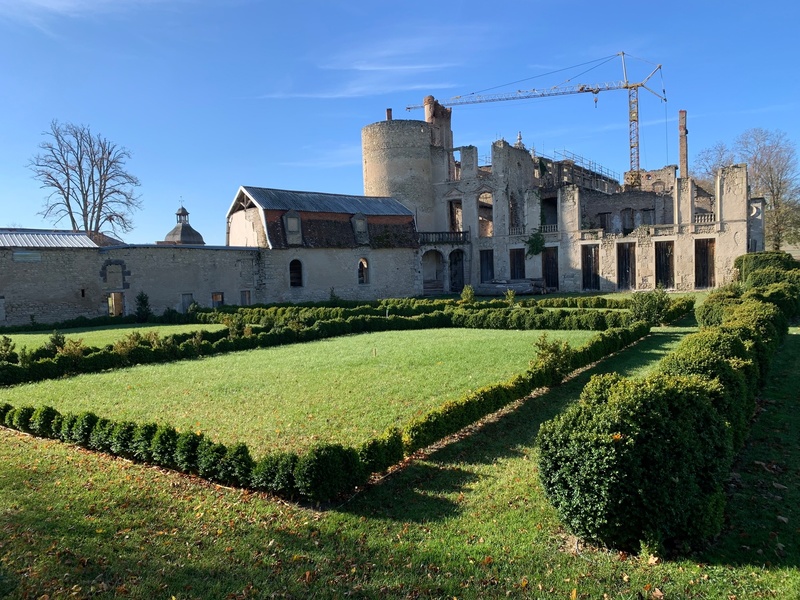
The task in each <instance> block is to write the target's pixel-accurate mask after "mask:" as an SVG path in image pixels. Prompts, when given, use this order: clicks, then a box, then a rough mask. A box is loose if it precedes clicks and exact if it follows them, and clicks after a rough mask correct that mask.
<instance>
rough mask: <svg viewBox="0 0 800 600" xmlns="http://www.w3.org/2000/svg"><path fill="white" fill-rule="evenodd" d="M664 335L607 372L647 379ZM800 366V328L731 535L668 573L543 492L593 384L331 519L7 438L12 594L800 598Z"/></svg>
mask: <svg viewBox="0 0 800 600" xmlns="http://www.w3.org/2000/svg"><path fill="white" fill-rule="evenodd" d="M660 333H661V331H659V330H657V331H656V333H655V334H654V335H653V336H651V337H650V338H648V339H647V340H645V341H646V342H650V343H651V344H653V347H652V353H650V352H648V353H642V352H641V351H640V350H641V348H640V347H639V346H636V347H633V348H631V349H629V350H627V351H624V352H621V353H619V354H617V355H615V356H614V357H611V358H610V359H609V360H608V361H606V362H604V363H601V365H599V366H601V367H602V368H603V369H604V370H619V371H621V372H623V373H635V372H639V371H641V370H646V369H647V368H648V364H651V363H652V360H654V359H655V358H656V355H657V354H658V351H659V350H658V348H659V344H658V343H656V340H657V339H658V337H659V334H660ZM669 338H670V336H669V335H666V336H664V341H665V343H672V340H670V339H669ZM798 369H800V329H798V328H794V329H793V330H792V335H791V336H790V338H789V340H788V341H787V343H786V345H785V346H784V348H783V351H782V353H781V355H780V357H779V359H778V361H776V364H775V368H774V369H773V372H772V377H771V384H770V387H768V388H767V391H766V392H765V394H764V401H763V402H762V404H761V406H762V407H763V408H765V409H766V411H765V412H761V413H760V414H759V416H758V419H757V420H756V421H755V423H754V424H753V430H752V434H751V438H750V441H749V443H748V445H747V448H746V449H745V450H744V451H743V452H742V453H741V456H740V458H739V463H738V466H737V469H738V470H737V473H738V474H739V477H740V479H736V478H734V479H733V480H732V488H731V498H730V504H729V509H728V511H727V512H728V521H729V522H728V524H727V526H726V529H725V531H724V532H723V534H722V535H721V536H720V538H719V539H718V540H716V541H715V542H714V544H713V545H712V546H710V547H709V548H708V549H707V550H706V551H704V552H702V553H700V554H698V555H695V556H692V557H689V558H686V559H682V560H674V561H664V562H661V561H655V560H648V557H647V556H643V557H635V556H627V555H621V554H618V553H616V552H612V551H606V550H598V549H594V548H590V547H584V546H582V545H578V546H577V547H576V544H575V540H573V539H571V538H569V537H568V536H567V535H566V534H565V532H563V530H562V529H561V527H560V525H559V523H558V520H557V518H556V516H555V514H554V512H553V510H552V509H551V508H550V507H549V505H548V504H547V502H546V501H545V499H544V498H543V496H542V492H541V488H540V487H539V484H538V481H537V474H536V450H535V445H534V440H535V437H536V432H537V430H538V426H539V424H540V423H541V422H542V421H544V420H546V419H549V418H551V417H552V416H553V415H555V414H557V413H558V412H560V411H561V410H563V408H564V407H565V406H566V405H567V404H568V403H570V402H572V401H574V400H575V398H576V396H577V394H578V393H579V391H580V389H581V387H582V385H583V384H584V383H585V382H586V380H587V379H588V377H589V376H590V374H591V372H588V371H587V372H585V373H582V374H581V375H579V376H578V377H577V378H575V379H574V380H571V381H569V382H567V383H566V384H565V385H563V386H561V387H560V388H557V389H555V390H552V391H551V392H549V393H547V394H545V395H543V396H540V397H537V398H534V399H531V400H529V401H527V402H526V403H524V404H522V405H521V406H519V407H517V409H516V410H514V411H512V412H509V413H507V414H505V415H504V416H502V417H500V418H498V419H496V420H494V421H493V422H490V423H487V424H486V425H485V426H484V427H483V428H482V429H481V430H479V431H477V432H475V433H474V434H472V435H471V436H469V437H464V438H462V439H460V440H458V441H456V442H454V443H452V444H450V445H449V446H446V447H445V448H442V449H440V450H438V451H436V452H434V453H433V454H431V455H430V456H428V457H427V458H425V459H424V460H419V461H416V462H414V463H412V464H411V465H409V466H408V467H407V468H406V469H404V470H403V471H400V472H398V473H396V474H395V475H393V476H390V477H387V478H386V479H384V480H383V481H382V482H381V483H380V484H378V485H375V486H373V487H371V488H368V489H367V490H366V491H365V492H362V493H361V494H359V495H358V496H356V497H354V498H352V499H350V500H349V501H347V502H345V503H343V504H341V505H339V506H335V507H329V509H328V510H326V511H324V512H319V511H317V510H314V509H313V508H310V507H302V506H297V505H292V504H286V503H283V502H277V501H274V500H272V499H270V498H269V497H267V496H265V495H261V494H251V493H246V492H242V491H239V490H230V489H226V488H220V487H216V486H212V485H209V484H206V483H203V482H201V481H199V480H197V479H194V478H191V477H186V476H181V475H177V474H175V473H169V472H164V471H160V470H158V469H155V468H147V467H142V466H140V465H135V464H132V463H129V462H127V461H124V460H119V459H112V458H109V457H105V456H102V455H98V454H92V453H88V452H85V451H83V450H79V449H76V448H73V447H70V446H67V445H64V444H59V443H56V442H52V441H42V440H36V439H33V438H30V437H27V436H24V435H20V434H17V433H14V432H9V431H0V532H1V535H0V596H2V595H3V594H4V593H5V594H7V595H8V596H9V597H10V598H26V597H34V598H35V597H39V596H41V595H43V594H48V595H49V597H51V598H52V597H66V596H70V595H73V596H75V597H89V596H93V597H101V598H112V597H119V596H123V595H124V596H126V597H129V598H148V599H150V598H170V597H172V596H174V597H175V598H177V599H188V598H225V597H230V598H245V597H284V598H342V597H355V598H377V597H384V598H454V597H455V598H505V597H512V598H537V599H538V598H583V599H597V598H614V599H639V598H648V599H650V598H668V599H673V598H678V599H683V598H698V599H699V598H703V599H722V600H732V599H735V600H743V599H750V598H797V597H800V562H799V561H800V547H799V544H798V537H800V536H798V529H797V519H798V518H800V516H799V515H798V514H797V508H796V507H797V506H798V500H800V498H798V497H797V494H798V489H800V485H798V484H800V481H798V477H799V476H800V475H799V474H800V455H799V453H800V449H798V445H797V436H796V432H797V425H798V411H797V394H796V391H794V390H792V389H791V387H792V386H791V384H790V375H791V374H793V373H796V372H797V370H798ZM761 463H764V465H767V466H768V467H769V470H765V468H764V467H763V466H762V465H761ZM774 484H778V485H780V486H784V487H785V488H786V489H783V488H779V487H776V486H775V485H774ZM767 494H771V495H775V496H780V497H781V499H780V500H777V499H775V498H772V497H770V496H766V497H765V495H767ZM776 515H777V516H783V517H786V519H787V520H788V522H787V523H784V522H783V521H782V520H779V519H777V518H776ZM778 543H780V544H782V549H780V550H779V548H778V546H777V544H778ZM759 551H760V552H759Z"/></svg>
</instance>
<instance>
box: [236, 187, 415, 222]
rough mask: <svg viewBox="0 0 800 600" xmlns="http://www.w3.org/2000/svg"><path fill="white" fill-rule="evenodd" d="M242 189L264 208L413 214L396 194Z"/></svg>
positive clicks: (373, 213)
mask: <svg viewBox="0 0 800 600" xmlns="http://www.w3.org/2000/svg"><path fill="white" fill-rule="evenodd" d="M242 189H243V190H244V191H245V192H246V193H247V194H248V195H249V196H250V197H251V198H252V199H253V200H254V201H255V202H256V203H257V204H258V205H259V206H261V208H262V209H264V210H296V211H299V212H327V213H345V214H348V215H355V214H358V213H362V214H364V215H394V216H397V215H402V216H413V214H414V213H412V212H411V211H410V210H408V209H407V208H406V207H405V206H403V205H402V204H401V203H400V202H399V201H397V200H395V199H394V198H387V197H382V196H348V195H345V194H323V193H320V192H295V191H291V190H276V189H273V188H260V187H251V186H242Z"/></svg>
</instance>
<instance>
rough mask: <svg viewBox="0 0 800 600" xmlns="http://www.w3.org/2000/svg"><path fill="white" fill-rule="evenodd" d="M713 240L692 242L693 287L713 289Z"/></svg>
mask: <svg viewBox="0 0 800 600" xmlns="http://www.w3.org/2000/svg"><path fill="white" fill-rule="evenodd" d="M714 285H715V283H714V240H695V241H694V287H696V288H710V287H714Z"/></svg>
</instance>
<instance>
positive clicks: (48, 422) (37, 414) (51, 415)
mask: <svg viewBox="0 0 800 600" xmlns="http://www.w3.org/2000/svg"><path fill="white" fill-rule="evenodd" d="M57 416H59V412H58V411H57V410H56V409H55V408H53V407H52V406H40V407H38V408H37V409H36V410H35V411H34V412H33V415H32V416H31V431H32V432H33V433H35V434H36V435H38V436H40V437H44V438H50V437H54V427H53V421H54V420H55V418H56V417H57ZM55 433H58V429H55Z"/></svg>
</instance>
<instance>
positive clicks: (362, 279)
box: [358, 258, 369, 284]
mask: <svg viewBox="0 0 800 600" xmlns="http://www.w3.org/2000/svg"><path fill="white" fill-rule="evenodd" d="M358 283H359V284H365V283H369V265H368V264H367V259H366V258H362V259H361V260H359V261H358Z"/></svg>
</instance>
